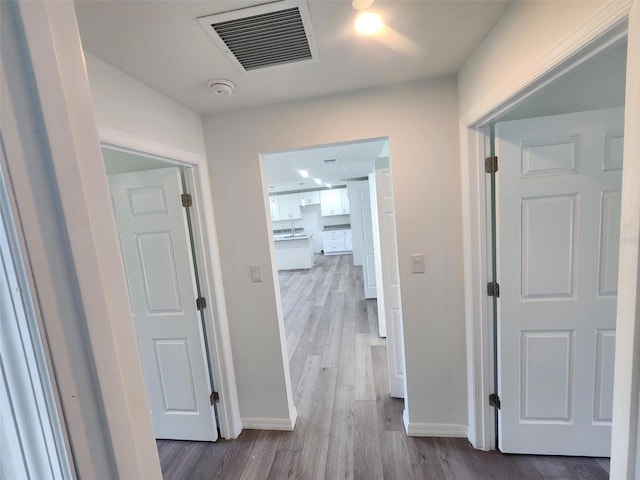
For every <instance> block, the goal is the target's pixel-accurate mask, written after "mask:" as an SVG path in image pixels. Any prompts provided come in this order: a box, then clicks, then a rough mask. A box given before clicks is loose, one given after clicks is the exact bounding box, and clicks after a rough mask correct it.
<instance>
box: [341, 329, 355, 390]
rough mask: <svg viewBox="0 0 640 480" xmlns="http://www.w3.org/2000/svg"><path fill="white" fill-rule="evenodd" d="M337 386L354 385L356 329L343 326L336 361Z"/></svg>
mask: <svg viewBox="0 0 640 480" xmlns="http://www.w3.org/2000/svg"><path fill="white" fill-rule="evenodd" d="M337 384H338V385H350V386H354V385H355V384H356V329H355V327H347V326H346V325H343V328H342V338H341V339H340V358H339V359H338V379H337Z"/></svg>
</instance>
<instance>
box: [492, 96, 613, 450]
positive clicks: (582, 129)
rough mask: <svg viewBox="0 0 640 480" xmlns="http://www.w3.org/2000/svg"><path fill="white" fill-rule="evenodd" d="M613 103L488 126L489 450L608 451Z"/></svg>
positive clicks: (610, 397) (611, 375)
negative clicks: (494, 346) (494, 222)
mask: <svg viewBox="0 0 640 480" xmlns="http://www.w3.org/2000/svg"><path fill="white" fill-rule="evenodd" d="M622 135H623V110H622V109H607V110H600V111H594V112H583V113H576V114H569V115H558V116H553V117H543V118H535V119H527V120H518V121H512V122H504V123H499V124H497V126H496V153H497V155H498V158H499V162H500V166H499V171H498V173H497V175H496V178H497V182H498V183H497V185H498V187H497V197H498V198H497V218H498V233H497V241H498V245H497V248H498V281H499V284H500V298H499V302H498V312H499V334H498V336H499V340H498V352H499V361H498V363H499V385H498V391H499V394H500V397H501V403H502V406H501V409H500V410H499V417H498V418H499V447H500V449H501V450H502V451H503V452H511V453H537V454H561V455H588V456H609V454H610V441H611V415H612V388H613V360H614V345H615V320H616V295H617V271H618V242H619V230H620V188H621V177H622V175H621V174H622Z"/></svg>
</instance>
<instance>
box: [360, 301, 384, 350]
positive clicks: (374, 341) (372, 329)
mask: <svg viewBox="0 0 640 480" xmlns="http://www.w3.org/2000/svg"><path fill="white" fill-rule="evenodd" d="M365 308H366V309H367V323H368V324H369V334H370V335H371V345H380V346H385V347H386V345H387V340H386V339H385V338H381V337H380V330H379V328H378V301H377V300H376V299H375V298H368V299H366V300H365Z"/></svg>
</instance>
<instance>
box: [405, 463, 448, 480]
mask: <svg viewBox="0 0 640 480" xmlns="http://www.w3.org/2000/svg"><path fill="white" fill-rule="evenodd" d="M412 467H413V479H414V480H442V479H443V478H445V476H444V472H443V471H442V467H441V466H440V465H426V464H413V465H412Z"/></svg>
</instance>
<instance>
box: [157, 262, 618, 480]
mask: <svg viewBox="0 0 640 480" xmlns="http://www.w3.org/2000/svg"><path fill="white" fill-rule="evenodd" d="M279 278H280V290H281V293H282V306H283V311H284V323H285V332H286V339H287V349H288V354H289V366H290V370H291V381H292V387H293V391H294V392H295V399H294V400H295V404H296V407H297V409H298V420H297V423H296V426H295V429H294V431H293V432H275V431H262V430H245V431H243V433H242V434H241V435H240V436H239V437H238V438H237V439H235V440H220V441H218V442H216V443H207V442H185V441H172V440H158V442H157V443H158V451H159V455H160V462H161V466H162V472H163V475H164V478H165V479H166V480H182V479H193V480H199V479H229V480H259V479H264V480H282V479H300V480H315V479H327V480H343V479H361V480H377V479H389V480H395V479H398V480H404V479H407V480H408V479H430V480H439V479H447V480H466V479H469V480H482V479H491V480H502V479H505V480H509V479H523V480H529V479H532V480H533V479H556V480H560V479H566V480H568V479H575V480H578V479H580V480H590V479H607V478H608V473H607V472H608V468H609V464H608V460H602V459H592V458H568V457H542V456H529V455H502V454H500V453H499V452H495V451H494V452H481V451H477V450H474V449H473V448H472V447H471V446H470V445H469V443H468V442H467V440H466V439H463V438H417V437H407V436H406V435H405V433H404V430H403V425H402V409H403V402H402V400H397V399H393V398H391V397H390V396H389V387H388V379H387V375H388V374H387V358H386V355H387V352H386V345H385V341H384V340H383V339H380V338H379V337H378V334H377V328H378V327H377V311H376V301H375V300H365V299H364V295H363V286H362V268H361V267H354V266H353V265H352V257H351V255H335V256H322V255H320V256H318V257H317V262H316V265H315V266H314V268H313V269H311V270H295V271H286V272H280V273H279Z"/></svg>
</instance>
